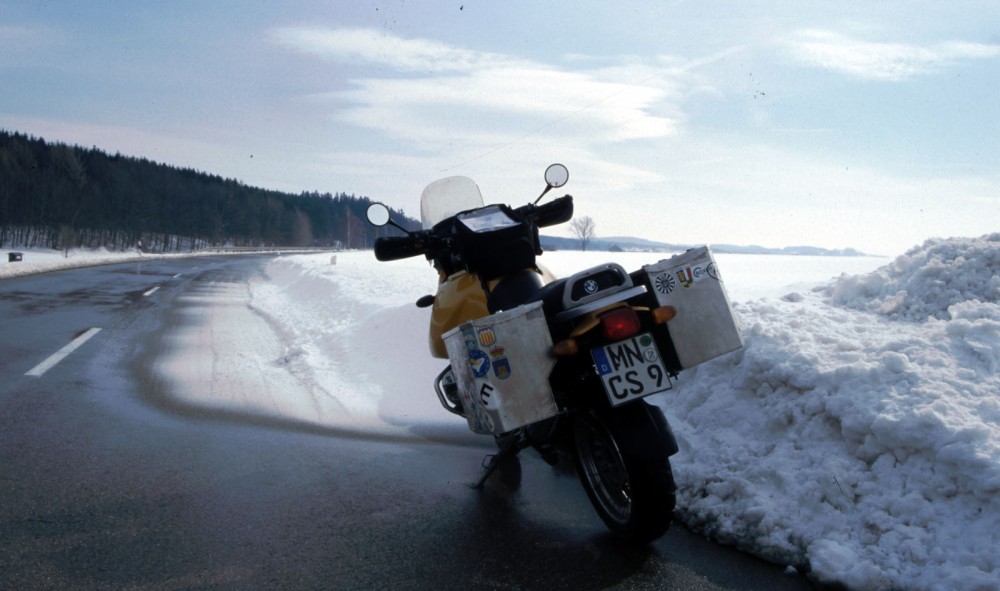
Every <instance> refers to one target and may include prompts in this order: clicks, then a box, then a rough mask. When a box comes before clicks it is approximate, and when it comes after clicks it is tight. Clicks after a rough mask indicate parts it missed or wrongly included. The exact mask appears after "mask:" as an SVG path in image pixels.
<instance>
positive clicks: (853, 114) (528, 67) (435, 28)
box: [0, 0, 1000, 255]
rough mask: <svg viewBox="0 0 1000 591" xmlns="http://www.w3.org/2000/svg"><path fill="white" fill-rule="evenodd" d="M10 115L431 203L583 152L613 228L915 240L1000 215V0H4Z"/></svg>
mask: <svg viewBox="0 0 1000 591" xmlns="http://www.w3.org/2000/svg"><path fill="white" fill-rule="evenodd" d="M0 127H3V128H6V129H9V130H16V131H23V132H28V133H31V134H34V135H36V136H41V137H44V138H46V139H48V140H51V141H62V142H66V143H71V144H79V145H83V146H88V147H89V146H97V147H99V148H101V149H104V150H107V151H110V152H121V153H123V154H129V155H136V156H142V157H146V158H149V159H151V160H156V161H162V162H167V163H171V164H175V165H180V166H186V167H192V168H195V169H198V170H203V171H207V172H211V173H214V174H219V175H221V176H224V177H227V178H236V179H239V180H241V181H243V182H245V183H247V184H250V185H255V186H261V187H266V188H273V189H278V190H283V191H290V192H294V193H298V192H301V191H320V192H339V191H346V192H348V193H354V194H358V195H366V196H369V197H372V198H375V199H379V200H383V201H385V202H386V203H388V204H390V205H392V206H395V207H402V208H403V209H404V210H405V211H407V213H409V214H411V215H413V216H416V215H418V211H419V210H418V207H417V203H418V200H419V195H420V192H421V190H422V189H423V187H424V186H425V185H426V184H428V183H429V182H431V181H433V180H435V179H437V178H441V177H444V176H450V175H464V176H469V177H471V178H473V179H475V180H476V181H477V182H478V183H479V186H480V188H481V190H482V192H483V194H484V196H485V197H486V199H487V201H504V202H510V203H514V204H519V203H522V202H525V201H527V200H529V199H533V198H534V197H535V196H536V195H537V194H538V193H539V192H540V191H541V188H542V187H543V182H542V172H543V171H544V169H545V167H546V165H548V164H549V163H551V162H562V163H564V164H566V165H567V166H568V167H569V169H570V183H569V185H568V186H567V187H566V191H568V192H570V193H572V194H573V195H574V197H575V199H576V207H577V213H578V215H590V216H591V217H592V218H594V220H595V221H596V224H597V232H598V235H601V236H613V235H635V236H641V237H644V238H649V239H653V240H663V241H670V242H685V243H736V244H759V245H764V246H786V245H800V244H809V245H816V246H823V247H828V248H842V247H847V246H852V247H856V248H860V249H862V250H864V251H866V252H871V253H878V254H885V255H897V254H901V253H902V252H903V251H905V250H906V249H908V248H909V247H911V246H914V245H917V244H919V243H921V242H922V241H923V240H924V239H926V238H930V237H941V236H978V235H981V234H985V233H987V232H994V231H1000V3H996V2H894V1H887V0H880V1H876V2H872V1H870V0H869V1H864V2H850V1H848V2H836V3H833V2H801V1H794V2H783V1H768V2H712V1H699V2H693V1H692V2H684V1H677V2H666V1H656V2H654V1H630V2H617V3H614V2H588V1H583V0H576V1H573V2H557V1H553V2H537V1H517V0H515V1H507V2H473V1H463V0H456V1H453V2H452V1H449V2H438V1H421V2H417V1H415V0H409V1H401V0H372V1H358V2H334V1H330V0H326V1H322V2H319V1H315V2H310V1H303V0H298V1H296V0H292V1H285V2H265V1H263V0H257V1H244V2H226V1H219V2H202V1H197V2H195V1H174V2H155V3H154V2H149V3H136V2H107V1H106V2H101V1H95V2H60V1H54V2H41V1H38V0H34V1H31V2H21V1H9V0H0ZM555 232H558V230H556V231H555Z"/></svg>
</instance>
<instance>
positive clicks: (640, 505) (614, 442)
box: [573, 402, 676, 543]
mask: <svg viewBox="0 0 1000 591" xmlns="http://www.w3.org/2000/svg"><path fill="white" fill-rule="evenodd" d="M638 404H641V405H643V406H645V403H643V402H637V403H633V404H631V405H628V406H626V407H622V408H618V409H610V410H608V411H606V412H605V413H602V414H598V413H597V412H594V411H587V412H581V413H579V414H578V415H577V417H576V421H575V424H574V428H573V437H574V446H575V452H576V453H575V454H574V455H575V458H576V466H577V471H578V473H579V475H580V481H581V483H582V484H583V488H584V489H585V490H586V491H587V496H588V497H590V502H591V503H592V504H593V505H594V509H596V510H597V513H598V515H600V516H601V519H602V520H603V521H604V523H605V524H606V525H607V526H608V528H609V529H611V531H613V532H614V533H615V534H617V535H618V536H620V537H622V538H624V539H626V540H629V541H633V542H638V543H645V542H649V541H651V540H654V539H656V538H658V537H660V536H662V535H663V534H664V533H665V532H666V531H667V528H668V527H669V526H670V521H671V519H672V516H673V511H674V505H675V502H676V492H675V486H674V476H673V472H671V469H670V460H669V457H668V456H669V454H670V453H672V451H673V450H671V449H668V448H664V444H663V439H662V437H661V436H660V435H659V433H658V428H657V425H656V422H655V420H654V419H653V417H652V416H651V415H650V412H659V410H658V409H647V408H642V407H638V406H635V405H638ZM630 407H633V408H630Z"/></svg>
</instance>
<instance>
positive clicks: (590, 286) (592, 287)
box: [583, 279, 598, 293]
mask: <svg viewBox="0 0 1000 591" xmlns="http://www.w3.org/2000/svg"><path fill="white" fill-rule="evenodd" d="M583 290H584V291H585V292H587V293H597V290H598V286H597V282H596V281H594V280H593V279H588V280H587V281H586V282H584V284H583Z"/></svg>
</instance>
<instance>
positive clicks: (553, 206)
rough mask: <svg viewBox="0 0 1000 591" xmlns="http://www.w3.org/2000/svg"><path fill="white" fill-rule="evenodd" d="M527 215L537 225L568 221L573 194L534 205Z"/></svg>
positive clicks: (571, 209) (552, 224) (571, 214)
mask: <svg viewBox="0 0 1000 591" xmlns="http://www.w3.org/2000/svg"><path fill="white" fill-rule="evenodd" d="M528 217H530V218H531V221H532V222H534V223H535V225H537V226H539V227H545V226H554V225H556V224H561V223H563V222H568V221H569V220H571V219H572V218H573V196H572V195H564V196H562V197H559V198H558V199H553V200H552V201H550V202H549V203H546V204H544V205H536V206H535V207H534V210H532V212H531V213H530V214H528Z"/></svg>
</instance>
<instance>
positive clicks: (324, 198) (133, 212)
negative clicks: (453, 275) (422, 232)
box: [0, 129, 418, 252]
mask: <svg viewBox="0 0 1000 591" xmlns="http://www.w3.org/2000/svg"><path fill="white" fill-rule="evenodd" d="M370 203H371V200H370V199H369V198H367V197H356V196H354V195H353V194H352V195H348V194H346V193H337V194H335V195H332V194H330V193H324V194H320V193H317V192H305V193H302V194H300V195H293V194H290V193H282V192H279V191H272V190H267V189H261V188H256V187H250V186H247V185H245V184H243V183H242V182H240V181H237V180H234V179H224V178H222V177H219V176H216V175H212V174H207V173H204V172H199V171H195V170H192V169H185V168H177V167H172V166H168V165H165V164H159V163H156V162H151V161H149V160H147V159H145V158H135V157H128V156H122V155H121V154H114V155H110V154H107V153H105V152H103V151H101V150H98V149H97V148H89V149H88V148H81V147H79V146H69V145H66V144H62V143H49V142H46V141H45V140H44V139H41V138H36V137H33V136H29V135H26V134H22V133H17V132H9V131H6V130H3V129H0V247H9V248H18V247H20V248H55V249H66V248H74V247H85V248H98V247H105V248H108V249H109V250H128V249H132V248H136V247H138V245H139V244H140V243H141V245H142V248H143V249H144V250H147V251H156V252H177V251H184V250H195V249H198V248H202V247H206V246H237V247H266V246H321V247H342V248H368V247H370V246H371V244H372V242H373V241H374V239H375V238H376V237H377V236H380V235H382V233H385V232H386V231H387V230H386V229H385V228H374V227H372V226H371V225H369V224H368V223H366V222H365V210H366V209H367V207H368V205H369V204H370ZM393 219H396V220H401V221H402V222H403V225H408V227H417V226H418V224H417V222H415V221H413V220H408V219H406V218H405V217H404V216H403V215H402V213H401V212H393Z"/></svg>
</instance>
